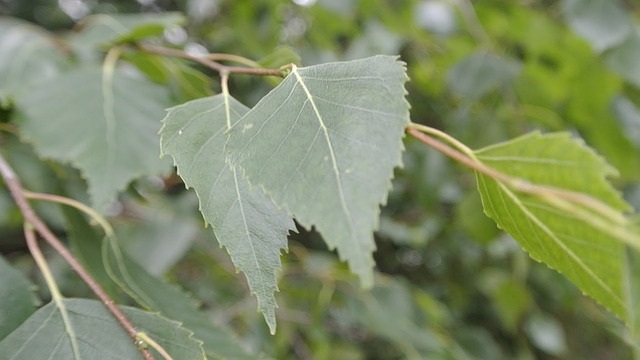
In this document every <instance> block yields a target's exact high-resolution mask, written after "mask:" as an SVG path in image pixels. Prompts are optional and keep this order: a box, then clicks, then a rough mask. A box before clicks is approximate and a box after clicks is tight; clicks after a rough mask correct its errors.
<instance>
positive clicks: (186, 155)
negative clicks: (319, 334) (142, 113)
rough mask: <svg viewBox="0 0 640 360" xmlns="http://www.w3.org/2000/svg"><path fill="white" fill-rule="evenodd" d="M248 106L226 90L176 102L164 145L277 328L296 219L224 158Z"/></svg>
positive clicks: (164, 131)
mask: <svg viewBox="0 0 640 360" xmlns="http://www.w3.org/2000/svg"><path fill="white" fill-rule="evenodd" d="M247 111H248V108H247V107H246V106H244V105H242V104H240V103H239V102H238V101H236V100H235V99H234V98H232V97H226V98H225V96H224V95H216V96H213V97H208V98H203V99H199V100H194V101H191V102H188V103H186V104H183V105H180V106H176V107H173V108H171V109H169V113H168V114H167V117H166V118H165V119H164V120H163V123H164V126H163V128H162V130H161V147H162V152H163V154H168V155H171V156H172V157H173V159H174V163H175V165H176V166H177V168H178V174H179V175H180V177H182V179H183V180H184V182H185V185H187V186H188V187H193V188H194V189H195V191H196V194H197V195H198V198H199V200H200V211H201V212H202V216H203V217H204V219H205V221H206V222H207V223H208V224H211V227H212V228H213V232H214V233H215V235H216V238H217V239H218V241H219V242H220V245H222V246H224V247H226V248H227V251H228V252H229V255H230V256H231V259H232V260H233V263H234V264H235V266H236V269H238V270H239V271H243V272H244V273H245V275H246V276H247V281H248V282H249V286H250V288H251V291H252V292H253V293H254V294H255V295H256V297H257V298H258V308H259V310H260V311H261V312H262V313H263V314H264V317H265V320H266V321H267V324H268V325H269V328H270V329H271V332H272V333H273V332H275V326H276V323H275V321H276V320H275V308H276V300H275V297H274V292H275V291H277V290H278V287H277V284H276V271H277V270H279V269H280V250H281V249H286V248H287V234H288V231H289V230H290V229H294V224H293V221H292V220H291V219H290V218H289V217H288V216H287V215H286V214H285V213H284V212H283V211H280V210H278V209H277V208H276V207H275V205H274V204H273V203H272V202H271V200H269V198H268V197H267V196H266V195H265V194H263V193H262V192H261V191H260V189H251V188H250V187H249V184H248V183H247V181H246V180H245V179H244V178H243V177H242V176H241V175H240V173H239V171H238V170H237V169H236V168H234V167H233V166H230V165H229V164H227V163H226V161H225V156H224V154H223V149H224V144H225V143H226V141H227V137H226V135H225V131H226V130H227V129H228V127H229V126H230V125H231V124H234V123H235V122H236V121H237V120H238V119H239V118H240V117H241V116H242V115H243V114H245V113H246V112H247Z"/></svg>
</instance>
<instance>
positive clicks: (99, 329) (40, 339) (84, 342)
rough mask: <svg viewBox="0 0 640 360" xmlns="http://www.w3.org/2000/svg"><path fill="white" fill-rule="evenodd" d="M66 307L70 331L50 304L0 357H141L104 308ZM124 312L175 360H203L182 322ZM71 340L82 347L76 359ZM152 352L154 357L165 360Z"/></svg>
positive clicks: (71, 302)
mask: <svg viewBox="0 0 640 360" xmlns="http://www.w3.org/2000/svg"><path fill="white" fill-rule="evenodd" d="M62 304H63V306H64V307H65V308H66V310H67V313H68V314H69V321H70V324H71V330H69V328H67V327H65V325H64V322H63V319H62V316H61V312H60V308H59V307H57V306H56V305H55V303H54V302H51V303H49V304H47V305H45V306H44V307H42V308H40V309H39V310H38V311H37V312H36V313H34V314H33V315H32V316H31V317H30V318H29V319H28V320H27V321H25V322H24V323H23V324H22V325H20V327H19V328H18V329H16V330H15V331H14V332H12V333H11V334H10V335H9V336H7V337H6V338H5V339H4V340H2V342H0V359H5V360H41V359H42V360H50V359H74V360H81V359H86V360H101V359H105V360H106V359H114V360H115V359H142V355H141V354H140V351H139V350H138V348H137V347H136V345H135V344H134V343H133V341H132V340H131V338H129V336H128V335H127V333H126V332H125V331H124V330H123V329H122V327H121V326H120V324H119V323H118V322H117V321H116V319H115V318H114V317H113V315H112V314H111V313H109V312H107V310H106V308H105V307H104V304H102V303H101V302H99V301H95V300H85V299H65V300H63V301H62ZM120 309H121V310H122V311H123V312H124V313H125V315H126V316H127V317H128V318H129V319H130V320H131V322H132V323H133V324H134V325H135V326H136V328H137V329H138V331H144V332H145V333H147V335H149V336H150V337H151V338H152V339H153V340H155V341H156V342H157V343H159V344H160V346H162V347H163V348H164V349H165V350H166V351H167V352H168V353H169V354H170V355H171V356H172V357H173V359H175V360H195V359H204V358H205V356H204V352H203V350H202V347H201V343H200V342H199V341H197V340H195V339H193V338H192V337H191V332H189V331H187V330H186V329H184V328H182V327H181V326H180V324H179V323H176V322H173V321H169V320H167V319H164V318H162V317H160V316H158V315H156V314H151V313H147V312H144V311H141V310H138V309H134V308H130V307H124V306H121V307H120ZM71 339H74V340H75V343H76V344H77V346H78V352H77V353H76V355H74V351H73V350H72V345H71ZM153 352H154V355H155V357H156V359H159V358H161V356H160V354H158V353H155V351H153Z"/></svg>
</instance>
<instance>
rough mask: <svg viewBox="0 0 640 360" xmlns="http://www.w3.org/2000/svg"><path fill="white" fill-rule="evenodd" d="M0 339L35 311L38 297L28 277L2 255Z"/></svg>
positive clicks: (0, 267) (0, 263) (0, 272)
mask: <svg viewBox="0 0 640 360" xmlns="http://www.w3.org/2000/svg"><path fill="white" fill-rule="evenodd" d="M0 274H2V276H0V340H1V339H3V338H4V337H5V336H6V335H7V334H9V333H10V332H12V331H13V330H14V329H15V328H17V327H18V326H19V325H20V324H21V323H22V322H23V321H24V320H26V319H27V318H28V317H29V316H30V315H31V314H32V313H33V312H34V311H36V298H35V296H34V294H33V292H32V290H33V288H34V287H33V286H32V285H31V283H30V282H29V280H27V278H26V277H25V276H24V275H23V274H22V273H21V272H19V271H18V270H16V269H14V268H13V267H11V265H10V264H9V263H8V262H7V261H6V260H5V259H4V258H3V257H2V256H0Z"/></svg>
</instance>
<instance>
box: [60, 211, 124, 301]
mask: <svg viewBox="0 0 640 360" xmlns="http://www.w3.org/2000/svg"><path fill="white" fill-rule="evenodd" d="M62 213H63V214H64V218H65V221H66V230H67V239H68V241H69V244H70V246H71V250H72V251H73V255H74V256H75V257H76V258H77V259H78V260H79V261H80V263H81V264H82V266H84V268H85V269H86V270H87V271H88V272H89V273H90V274H91V276H93V278H94V279H95V280H96V281H97V282H98V283H99V284H100V285H101V286H102V288H103V289H104V290H105V291H106V292H107V294H109V296H111V297H112V298H114V299H118V296H119V295H120V294H121V292H120V289H119V288H118V285H117V284H116V283H114V282H113V280H111V278H110V277H109V275H108V274H107V271H106V268H105V264H104V262H103V261H102V242H103V238H104V235H103V234H102V231H103V230H102V229H96V228H95V227H93V226H91V225H89V223H87V220H85V218H84V217H83V216H84V214H82V213H81V212H80V211H79V210H76V209H74V208H71V207H69V206H62Z"/></svg>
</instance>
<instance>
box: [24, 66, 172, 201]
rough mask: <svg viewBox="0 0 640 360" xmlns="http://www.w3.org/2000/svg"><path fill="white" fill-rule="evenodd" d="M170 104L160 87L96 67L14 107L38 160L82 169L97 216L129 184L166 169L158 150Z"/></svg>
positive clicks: (46, 87)
mask: <svg viewBox="0 0 640 360" xmlns="http://www.w3.org/2000/svg"><path fill="white" fill-rule="evenodd" d="M60 89H65V91H60ZM168 104H169V100H168V96H167V94H166V92H165V91H164V89H163V88H162V87H159V86H156V85H154V84H153V83H150V82H148V81H147V80H144V79H141V78H139V77H136V76H135V75H132V74H130V73H127V72H124V71H122V70H120V69H118V68H116V69H115V70H114V71H113V72H108V71H106V70H104V71H103V70H102V69H101V68H98V67H87V68H81V69H78V70H74V71H72V72H68V73H66V74H65V75H64V76H61V77H59V78H57V79H56V80H55V81H53V82H48V83H46V84H42V85H41V86H39V87H38V88H37V89H36V90H34V91H32V92H31V93H30V94H29V95H28V96H26V97H24V98H22V99H20V101H19V102H18V105H19V107H20V109H21V110H22V111H24V113H25V114H26V116H25V120H24V123H23V124H22V128H21V130H22V133H23V135H24V137H25V138H26V139H27V140H28V141H29V142H31V143H33V145H34V147H35V149H36V152H37V153H38V154H39V155H40V156H43V157H46V158H52V159H55V160H58V161H62V162H70V163H71V164H72V165H73V166H74V167H76V168H78V169H80V170H81V171H82V174H83V176H84V177H85V178H86V179H87V182H88V185H89V194H90V195H91V200H92V203H93V206H94V207H95V208H96V209H98V210H100V211H102V210H104V209H105V207H106V205H107V204H108V203H109V202H110V201H112V200H113V199H114V198H115V196H116V194H117V193H118V191H119V190H122V189H124V187H125V186H126V185H127V184H128V183H129V182H130V181H131V180H133V179H135V178H136V177H139V176H142V175H154V174H159V173H162V172H165V171H166V170H168V168H169V163H168V162H167V161H162V160H161V159H159V157H158V145H157V144H158V134H157V132H158V130H159V129H160V123H159V122H158V120H157V119H159V118H161V117H162V114H163V112H164V109H165V108H166V107H167V105H168Z"/></svg>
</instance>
